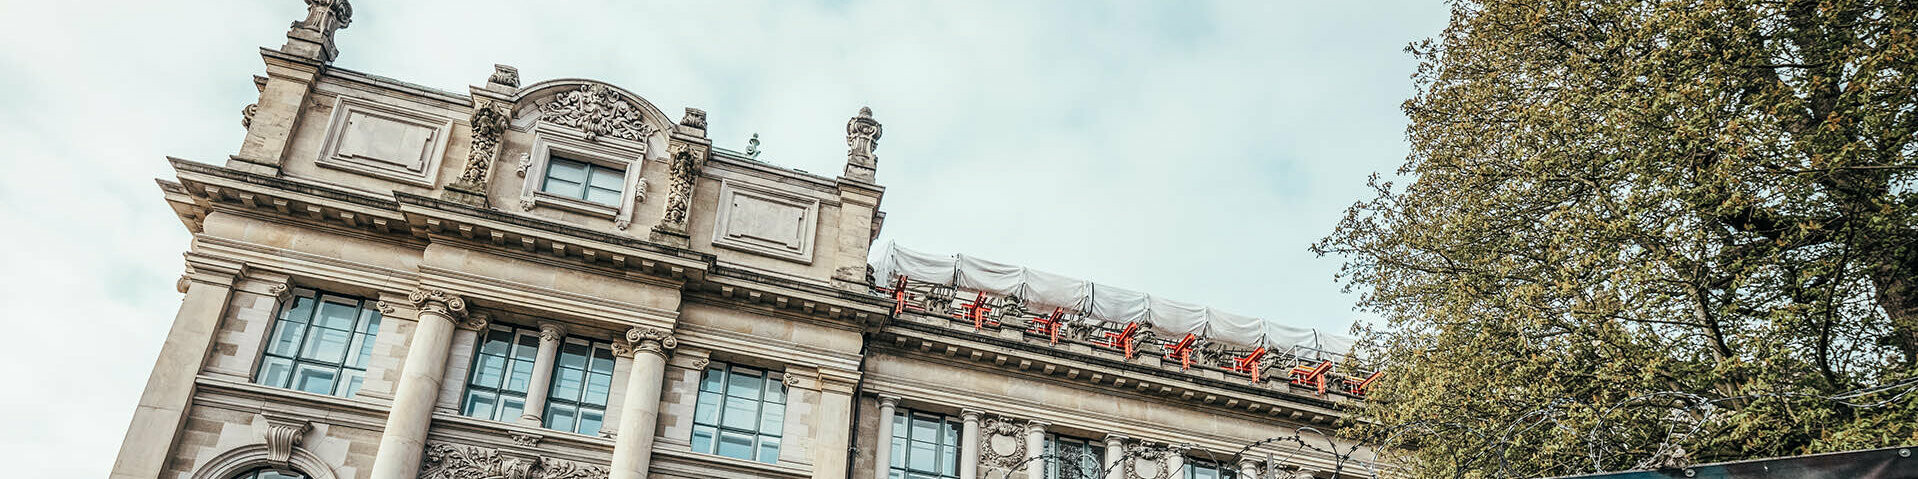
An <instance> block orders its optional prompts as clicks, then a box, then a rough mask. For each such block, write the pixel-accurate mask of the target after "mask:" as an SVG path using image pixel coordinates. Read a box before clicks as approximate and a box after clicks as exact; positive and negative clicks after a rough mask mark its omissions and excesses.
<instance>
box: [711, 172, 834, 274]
mask: <svg viewBox="0 0 1918 479" xmlns="http://www.w3.org/2000/svg"><path fill="white" fill-rule="evenodd" d="M714 221H715V224H714V226H713V245H715V246H721V247H726V248H732V249H737V250H740V251H746V252H749V253H755V254H760V255H765V256H771V257H774V258H780V259H785V260H791V261H797V262H801V263H811V262H812V251H813V232H814V231H815V230H816V229H817V228H818V222H819V200H816V199H811V198H806V197H802V196H799V195H795V194H791V193H785V192H781V191H777V190H773V189H769V188H762V187H756V186H752V185H749V184H746V183H739V182H733V181H726V182H722V183H721V184H720V187H719V214H718V215H715V218H714Z"/></svg>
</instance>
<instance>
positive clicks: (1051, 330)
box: [1028, 308, 1066, 344]
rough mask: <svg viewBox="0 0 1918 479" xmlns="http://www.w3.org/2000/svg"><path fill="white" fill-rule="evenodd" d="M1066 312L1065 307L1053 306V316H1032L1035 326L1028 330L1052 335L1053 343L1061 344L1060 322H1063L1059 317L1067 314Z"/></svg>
mask: <svg viewBox="0 0 1918 479" xmlns="http://www.w3.org/2000/svg"><path fill="white" fill-rule="evenodd" d="M1065 314H1066V309H1065V308H1052V315H1051V316H1047V317H1043V318H1032V324H1033V325H1034V326H1033V327H1032V329H1029V330H1028V331H1031V332H1034V333H1039V334H1044V335H1047V336H1051V337H1052V344H1059V323H1060V322H1061V321H1060V319H1059V318H1060V317H1063V316H1065Z"/></svg>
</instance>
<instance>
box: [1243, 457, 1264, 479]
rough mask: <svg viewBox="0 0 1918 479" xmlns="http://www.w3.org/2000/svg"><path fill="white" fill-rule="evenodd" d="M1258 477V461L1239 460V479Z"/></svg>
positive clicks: (1254, 478)
mask: <svg viewBox="0 0 1918 479" xmlns="http://www.w3.org/2000/svg"><path fill="white" fill-rule="evenodd" d="M1258 477H1259V461H1255V460H1252V459H1240V460H1239V479H1258Z"/></svg>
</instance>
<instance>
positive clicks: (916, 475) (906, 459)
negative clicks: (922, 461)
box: [883, 408, 965, 479]
mask: <svg viewBox="0 0 1918 479" xmlns="http://www.w3.org/2000/svg"><path fill="white" fill-rule="evenodd" d="M890 420H891V421H893V423H892V437H890V438H887V439H888V444H887V446H886V447H889V448H892V454H891V455H890V456H891V457H890V462H894V463H898V465H894V464H884V465H883V467H885V468H886V477H887V478H888V479H921V478H929V479H958V477H959V451H960V444H961V443H963V442H965V437H964V435H965V431H964V429H963V427H964V426H962V425H961V422H960V420H959V418H957V417H953V416H950V415H945V414H939V413H933V412H926V411H917V410H912V409H907V408H898V409H897V411H896V412H894V413H893V417H892V418H890ZM914 421H922V422H925V423H931V424H933V425H934V426H935V427H934V429H933V431H934V432H933V439H934V441H932V442H930V443H928V442H927V441H921V440H919V439H917V438H914V437H913V435H912V429H913V428H912V426H913V422H914ZM948 439H950V440H951V441H952V442H951V443H950V444H947V443H946V441H947V440H948ZM913 443H921V444H929V445H931V446H932V451H933V457H932V460H933V466H932V467H933V469H932V470H930V471H927V470H924V469H914V468H913V460H912V446H913ZM927 472H931V474H930V475H928V474H926V473H927Z"/></svg>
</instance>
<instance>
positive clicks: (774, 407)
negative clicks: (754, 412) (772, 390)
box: [759, 403, 786, 436]
mask: <svg viewBox="0 0 1918 479" xmlns="http://www.w3.org/2000/svg"><path fill="white" fill-rule="evenodd" d="M763 406H764V408H765V410H764V411H763V412H761V413H759V433H760V434H765V435H769V436H778V435H781V432H782V431H783V430H784V429H785V423H786V406H785V405H783V404H772V403H767V404H764V405H763Z"/></svg>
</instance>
